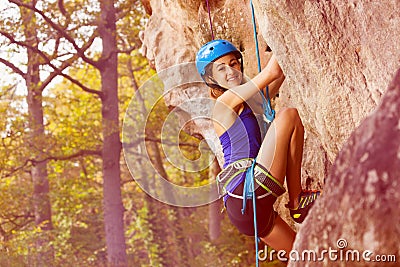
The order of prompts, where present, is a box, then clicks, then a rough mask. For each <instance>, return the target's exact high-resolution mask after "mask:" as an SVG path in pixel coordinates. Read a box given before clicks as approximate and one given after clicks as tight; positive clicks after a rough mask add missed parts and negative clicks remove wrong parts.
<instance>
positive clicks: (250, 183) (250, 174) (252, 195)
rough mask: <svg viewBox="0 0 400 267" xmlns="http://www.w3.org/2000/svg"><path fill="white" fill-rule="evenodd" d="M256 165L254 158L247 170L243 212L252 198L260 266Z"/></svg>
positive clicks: (243, 212) (255, 240)
mask: <svg viewBox="0 0 400 267" xmlns="http://www.w3.org/2000/svg"><path fill="white" fill-rule="evenodd" d="M255 165H256V159H254V160H253V163H252V164H251V166H250V167H249V168H248V169H247V170H246V176H245V180H244V184H243V206H242V214H245V212H246V203H247V200H249V199H251V200H252V202H253V203H252V204H253V218H254V242H255V249H256V266H257V267H258V241H259V240H258V230H257V215H256V212H257V210H256V198H257V197H256V192H255V191H256V190H255V186H254V167H255Z"/></svg>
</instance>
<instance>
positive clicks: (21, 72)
mask: <svg viewBox="0 0 400 267" xmlns="http://www.w3.org/2000/svg"><path fill="white" fill-rule="evenodd" d="M0 62H1V63H3V64H4V65H6V66H7V67H9V68H10V69H12V70H13V71H14V72H15V73H17V74H19V75H21V76H22V78H24V79H25V76H26V74H25V73H24V72H23V71H22V70H20V69H19V68H18V67H17V66H15V65H14V64H12V63H11V62H9V61H7V60H5V59H4V58H0Z"/></svg>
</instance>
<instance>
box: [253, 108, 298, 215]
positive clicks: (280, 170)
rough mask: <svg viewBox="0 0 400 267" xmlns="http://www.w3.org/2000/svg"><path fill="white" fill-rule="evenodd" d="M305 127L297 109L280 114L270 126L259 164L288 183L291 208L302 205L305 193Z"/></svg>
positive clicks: (281, 180)
mask: <svg viewBox="0 0 400 267" xmlns="http://www.w3.org/2000/svg"><path fill="white" fill-rule="evenodd" d="M303 144H304V128H303V124H302V122H301V119H300V116H299V114H298V112H297V110H296V109H294V108H286V109H283V110H281V111H280V112H278V114H277V116H276V118H275V120H274V122H273V123H272V125H271V126H270V128H269V130H268V132H267V134H266V136H265V138H264V141H263V143H262V144H261V148H260V152H259V154H258V156H257V162H259V163H260V164H262V165H263V166H265V167H266V168H267V169H268V170H269V171H270V172H271V174H272V176H274V177H275V178H276V179H278V180H279V182H281V183H282V184H283V183H284V181H285V177H286V181H287V187H288V192H289V206H290V207H293V208H295V207H297V206H298V196H299V194H300V192H301V161H302V157H303Z"/></svg>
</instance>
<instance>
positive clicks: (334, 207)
mask: <svg viewBox="0 0 400 267" xmlns="http://www.w3.org/2000/svg"><path fill="white" fill-rule="evenodd" d="M399 107H400V70H399V71H398V72H397V75H396V77H395V79H394V80H393V82H392V85H391V86H390V88H389V89H388V91H387V92H386V94H385V96H384V97H383V100H382V103H381V104H380V105H379V107H378V108H377V109H376V111H375V112H373V113H372V114H371V115H370V116H368V117H367V118H366V119H365V120H364V121H363V122H362V123H361V125H360V127H359V128H358V129H356V130H355V131H354V133H353V134H352V135H351V137H350V138H349V140H348V141H347V143H346V145H345V146H344V147H343V149H342V150H341V152H340V153H339V155H338V157H337V159H336V161H335V164H334V166H333V168H332V171H331V173H330V175H329V179H328V180H327V182H326V184H325V190H324V194H323V196H322V197H321V199H320V200H319V201H318V202H317V203H316V206H315V207H314V208H313V209H312V210H311V212H310V216H309V217H308V218H306V221H305V222H304V226H303V227H302V228H301V229H300V231H299V233H298V236H297V242H296V243H295V247H294V248H295V249H296V250H298V251H304V250H307V249H313V250H316V249H317V248H318V249H319V251H321V250H322V249H328V248H329V247H331V248H333V249H338V247H337V244H336V241H337V240H339V239H341V238H344V239H346V241H347V247H346V249H345V250H350V249H351V250H358V251H359V252H360V253H362V251H364V250H371V251H372V252H373V254H372V256H371V259H374V257H375V256H376V255H396V258H397V261H398V259H399V257H400V247H399V240H398V237H399V236H400V225H399V224H398V221H399V218H400V210H399V204H400V180H399V177H400V108H399ZM324 264H325V266H334V265H337V266H340V265H342V266H349V264H350V265H357V264H355V263H354V262H350V263H349V262H344V261H342V262H339V261H337V262H332V261H331V262H328V257H327V258H326V261H325V262H324ZM358 264H359V266H365V264H366V262H365V261H361V262H360V263H358ZM381 264H382V263H381ZM320 265H323V263H320ZM387 265H389V264H388V263H387ZM387 265H385V266H387ZM290 266H304V262H298V263H297V264H296V263H294V262H292V264H291V265H290ZM392 266H398V262H397V263H392Z"/></svg>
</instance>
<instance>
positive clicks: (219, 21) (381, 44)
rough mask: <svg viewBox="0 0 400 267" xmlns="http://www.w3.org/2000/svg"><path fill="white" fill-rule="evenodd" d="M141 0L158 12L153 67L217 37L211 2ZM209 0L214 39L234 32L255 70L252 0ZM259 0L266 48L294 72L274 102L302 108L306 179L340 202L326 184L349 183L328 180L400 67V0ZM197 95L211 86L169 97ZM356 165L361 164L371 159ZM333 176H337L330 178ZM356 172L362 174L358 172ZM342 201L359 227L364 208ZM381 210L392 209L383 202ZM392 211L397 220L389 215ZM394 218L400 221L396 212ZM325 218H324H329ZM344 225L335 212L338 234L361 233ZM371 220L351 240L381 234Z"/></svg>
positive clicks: (205, 132) (175, 102)
mask: <svg viewBox="0 0 400 267" xmlns="http://www.w3.org/2000/svg"><path fill="white" fill-rule="evenodd" d="M142 1H143V2H144V3H145V5H146V6H147V8H146V10H148V11H151V14H152V15H151V17H150V20H149V23H148V25H147V27H146V30H145V31H144V34H143V36H142V37H143V38H142V40H143V52H144V53H145V55H146V56H147V58H148V59H149V61H150V62H152V63H153V65H154V67H155V68H156V69H157V70H158V71H160V70H163V69H166V68H168V67H171V66H174V65H176V64H179V63H182V62H192V61H194V58H195V53H196V51H197V50H198V48H199V47H200V46H201V45H202V44H203V43H205V42H206V41H209V40H211V34H210V29H209V24H208V23H209V21H208V14H207V8H206V1H205V0H189V1H183V0H174V1H165V0H142ZM209 2H210V5H211V10H212V20H213V26H214V27H213V28H214V33H215V37H216V38H225V39H228V40H231V41H232V42H233V43H234V44H235V45H237V46H238V47H239V48H240V49H241V50H242V51H243V53H244V57H245V58H244V59H245V62H246V65H245V71H246V73H247V75H249V76H252V75H254V73H255V72H256V61H255V56H254V41H253V31H252V24H251V20H250V17H251V13H250V8H249V1H248V0H212V1H209ZM253 3H254V6H255V11H256V17H257V21H258V23H259V35H262V36H263V37H264V38H262V37H261V36H260V37H259V39H260V43H261V46H262V48H261V51H264V50H265V47H266V43H268V45H269V46H270V47H271V48H272V50H273V51H274V54H275V55H276V56H277V58H278V61H279V63H280V65H281V67H282V69H283V71H284V73H285V75H286V81H285V83H284V85H283V86H282V89H281V92H280V97H279V99H278V100H277V103H276V104H277V109H279V107H282V106H293V107H296V108H297V109H298V110H299V112H300V116H301V118H302V120H303V124H304V126H305V129H306V144H305V150H304V160H303V174H302V177H303V184H305V185H306V186H307V187H308V188H310V187H312V188H318V187H319V188H321V187H324V190H326V192H327V194H326V195H325V196H324V203H325V202H326V203H328V202H330V201H331V202H336V201H337V198H336V197H335V198H332V199H330V198H329V196H330V194H328V192H330V191H329V190H333V189H334V188H333V187H334V186H336V185H337V184H338V183H339V184H340V183H344V180H343V181H342V180H341V179H343V178H344V177H342V176H338V177H337V178H331V179H335V180H334V181H336V182H335V183H333V182H332V181H329V178H327V177H328V175H329V170H330V166H331V164H332V163H333V162H334V160H335V158H336V155H337V154H338V152H339V150H340V149H341V148H342V146H343V145H344V143H345V142H346V140H347V139H348V137H349V136H350V134H351V133H352V132H353V131H354V129H355V128H356V127H357V126H358V125H359V124H360V122H361V121H362V120H363V119H364V118H365V117H366V116H367V115H368V114H369V113H370V112H372V111H373V110H374V109H375V108H376V106H377V104H378V103H379V102H380V100H381V98H382V95H383V94H384V93H385V91H386V88H387V87H388V84H389V82H390V80H391V78H392V77H393V75H394V73H395V71H396V70H397V69H398V68H399V67H400V42H399V36H400V15H399V12H398V11H399V10H400V2H399V1H398V0H382V1H373V0H350V1H347V0H346V1H345V0H338V1H312V0H307V1H305V0H303V1H294V0H293V1H287V0H274V1H272V0H254V1H253ZM269 57H270V53H264V54H263V55H262V59H263V64H265V62H266V61H267V60H268V59H269ZM185 70H187V69H186V68H184V69H182V70H181V71H177V72H174V75H165V84H166V85H167V84H175V82H176V80H178V81H179V79H182V78H180V77H179V76H182V75H185ZM171 79H172V80H174V82H171V81H170V80H171ZM166 87H167V86H166ZM166 89H170V88H166ZM397 90H398V89H397ZM198 96H205V97H206V96H207V92H206V89H205V87H204V86H202V85H200V84H191V85H188V84H186V85H184V86H178V87H176V88H175V89H174V90H172V91H171V93H169V94H168V95H167V96H166V102H167V104H168V105H170V106H179V105H180V103H182V102H185V101H188V99H191V98H194V97H198ZM202 109H204V106H202V105H192V106H190V107H188V108H181V109H180V112H181V115H182V118H186V120H187V118H191V117H192V115H191V114H197V113H199V112H201V110H202ZM397 109H398V106H397ZM187 125H188V127H187V130H188V131H189V132H191V133H192V134H193V135H197V136H200V135H201V136H203V137H204V138H206V139H207V140H211V141H212V140H214V141H215V135H213V131H212V130H211V129H210V128H209V126H210V125H209V124H207V123H205V122H204V121H201V120H191V122H190V123H188V124H187ZM368 131H369V128H368V129H365V131H364V135H365V138H368V136H370V134H372V133H373V132H371V133H369V132H368ZM358 134H360V133H358ZM357 136H358V135H357ZM363 140H364V139H363ZM365 148H367V146H365ZM217 149H218V148H217ZM217 152H218V151H217ZM377 152H379V153H383V155H380V154H377V153H374V154H371V155H370V156H369V157H368V159H371V160H372V159H379V158H381V157H384V156H385V155H384V151H382V150H379V151H377ZM359 153H361V152H359ZM397 155H398V154H397ZM354 164H356V163H354ZM357 164H358V163H357ZM371 164H373V161H371ZM397 166H398V165H397ZM351 167H352V168H357V169H358V168H361V167H362V168H364V167H366V166H365V165H360V166H358V165H357V166H351ZM368 170H369V169H368ZM380 170H382V169H380ZM382 171H383V170H382ZM366 173H368V171H367V172H366ZM366 173H363V174H364V176H363V177H368V180H367V181H370V182H369V183H374V182H373V181H374V179H378V180H380V179H386V178H384V177H390V179H397V178H398V177H394V176H385V175H386V174H385V175H384V176H380V175H381V174H382V175H383V172H378V171H377V172H371V173H369V175H366ZM360 174H361V173H360ZM325 179H327V182H329V183H328V184H327V185H326V186H324V182H325ZM388 179H389V178H388ZM390 179H389V180H390ZM354 180H360V178H359V177H356V176H354ZM361 181H362V182H365V181H364V180H361ZM356 184H357V183H356V182H354V185H356ZM343 190H345V191H346V190H347V191H346V192H343V193H345V195H347V196H350V194H351V192H353V191H352V190H355V188H348V187H344V188H343ZM368 190H372V189H368ZM378 192H380V191H375V190H372V191H371V192H369V191H362V192H361V191H360V194H361V193H363V194H364V195H360V196H359V197H371V196H375V197H376V198H378V195H377V193H378ZM354 193H355V191H354ZM365 193H368V194H367V195H365ZM344 200H346V201H347V200H348V201H347V202H345V201H344ZM344 200H343V201H342V200H341V199H340V201H341V202H340V203H342V204H341V205H342V206H341V209H342V211H341V212H343V214H346V213H349V214H353V215H357V217H356V219H357V220H355V221H352V222H350V226H348V228H345V229H354V228H352V226H354V225H358V224H359V223H361V221H360V220H361V219H362V217H360V216H361V215H362V212H361V210H359V208H362V207H361V206H354V205H352V200H351V199H350V198H348V199H347V198H346V199H344ZM397 200H398V199H397ZM346 203H347V204H346ZM363 203H364V202H363ZM368 203H369V202H368ZM397 204H398V202H397ZM358 205H359V204H358ZM319 207H320V208H319V209H321V206H319ZM364 207H366V206H364ZM336 208H337V207H336ZM381 208H382V209H383V210H384V209H385V207H384V206H383V207H381ZM316 210H318V209H316ZM324 212H327V211H324ZM350 212H351V213H350ZM332 214H333V211H332ZM382 216H383V215H382ZM384 218H385V219H384V220H393V218H392V215H391V214H389V213H386V217H384ZM314 220H315V221H314V222H313V223H312V225H315V224H318V223H317V222H316V221H317V219H314ZM395 220H397V221H398V213H397V217H395ZM324 222H326V221H323V222H322V223H321V224H320V225H321V226H323V225H324V224H323V223H324ZM310 223H311V222H310ZM337 225H340V222H339V217H337V216H336V220H335V228H333V226H331V228H332V230H331V231H337V232H335V233H336V234H337V235H339V234H342V233H343V234H344V233H346V234H347V235H346V236H343V237H347V238H352V237H354V238H355V236H356V235H360V236H361V235H363V233H355V232H343V231H342V230H343V229H342V230H341V229H340V228H338V226H337ZM371 225H373V226H374V228H366V229H363V231H364V230H365V231H367V232H366V236H365V237H363V238H362V239H357V240H361V241H362V242H364V243H360V242H359V241H355V240H356V239H352V240H351V241H350V239H349V243H350V245H353V244H355V242H359V243H358V244H359V245H361V244H365V242H367V241H368V240H373V239H374V238H376V236H375V235H374V234H373V231H372V230H371V229H376V228H377V227H379V225H380V224H378V221H373V223H372V224H371ZM305 227H306V226H305ZM305 227H304V228H303V229H305ZM346 227H347V226H346ZM371 227H372V226H371ZM387 233H389V232H387ZM364 234H365V233H364ZM325 240H326V239H325ZM314 244H315V242H314ZM379 244H380V243H379Z"/></svg>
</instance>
